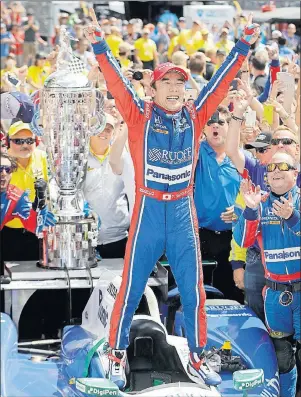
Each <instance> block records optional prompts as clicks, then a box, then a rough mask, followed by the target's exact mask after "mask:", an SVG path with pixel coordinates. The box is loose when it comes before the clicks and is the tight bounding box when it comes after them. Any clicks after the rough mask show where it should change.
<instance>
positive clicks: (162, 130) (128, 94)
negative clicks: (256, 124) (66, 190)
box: [85, 9, 259, 388]
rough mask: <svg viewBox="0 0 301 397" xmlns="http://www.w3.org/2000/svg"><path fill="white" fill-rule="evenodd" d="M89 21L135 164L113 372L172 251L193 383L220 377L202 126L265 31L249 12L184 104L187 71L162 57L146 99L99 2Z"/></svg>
mask: <svg viewBox="0 0 301 397" xmlns="http://www.w3.org/2000/svg"><path fill="white" fill-rule="evenodd" d="M90 16H91V18H92V24H91V25H89V26H87V27H86V28H85V35H86V37H87V39H88V40H89V41H90V42H91V44H92V47H93V50H94V53H95V55H96V58H97V61H98V63H99V66H100V69H101V71H102V73H103V75H104V78H105V80H106V83H107V87H108V90H109V92H110V93H111V94H112V95H113V97H114V99H115V103H116V107H117V108H118V110H119V112H120V113H121V115H122V117H123V119H124V121H125V122H126V124H127V125H128V134H129V145H130V152H131V156H132V159H133V164H134V168H135V183H136V199H135V207H134V211H133V216H132V222H131V227H130V232H129V238H128V243H127V247H126V253H125V260H124V269H123V275H122V283H121V286H120V290H119V293H118V295H117V298H116V301H115V305H114V309H113V312H112V316H111V323H110V334H109V345H110V347H111V349H112V350H111V354H110V356H109V357H110V378H111V380H112V381H114V382H115V383H116V384H117V385H118V386H119V388H123V387H124V386H125V382H126V377H125V363H126V348H127V346H128V343H129V339H128V337H129V330H130V326H131V321H132V318H133V315H134V312H135V310H136V308H137V306H138V304H139V302H140V299H141V296H142V294H143V291H144V289H145V286H146V283H147V280H148V277H149V274H150V273H151V271H152V269H153V267H154V265H155V263H156V261H157V260H158V259H159V258H160V257H161V255H162V254H163V253H164V252H166V254H167V256H168V259H169V264H170V266H171V269H172V271H173V273H174V276H175V279H176V282H177V285H178V288H179V291H180V294H181V297H182V303H183V309H184V315H185V323H186V329H187V339H188V346H189V350H190V354H189V362H188V368H187V373H188V374H189V376H190V377H191V379H192V380H193V381H194V382H200V383H204V382H205V383H206V384H208V385H217V384H219V383H220V382H221V379H220V377H219V375H218V374H216V373H215V372H214V371H213V370H212V369H211V368H210V367H209V365H208V364H207V363H206V359H205V355H204V347H205V345H206V341H207V325H206V314H205V308H204V305H205V291H204V286H203V272H202V262H201V255H200V246H199V239H198V221H197V217H196V211H195V207H194V203H193V197H192V194H193V180H194V170H195V166H196V162H197V160H198V152H199V142H200V138H201V134H202V130H203V127H204V125H205V123H206V122H207V120H208V119H209V118H210V116H211V115H212V114H213V113H214V111H215V110H216V108H217V106H218V105H219V103H220V102H221V101H222V100H223V98H224V97H225V96H226V94H227V92H228V88H229V86H230V83H231V81H232V80H233V79H234V78H235V76H236V74H237V72H238V70H239V69H240V67H241V65H242V63H243V61H244V59H245V57H246V56H247V54H248V52H249V47H250V45H251V44H252V43H254V42H255V41H256V39H257V37H258V35H259V28H258V25H254V24H252V16H251V15H250V17H249V18H248V26H247V27H246V29H245V31H244V36H243V38H242V39H241V40H240V41H238V42H237V44H236V46H235V47H234V48H233V50H232V51H231V53H230V54H229V56H228V57H227V59H226V61H225V63H224V64H223V65H222V66H221V68H220V69H219V70H218V72H217V73H216V74H215V75H214V77H213V78H212V79H211V80H210V82H209V83H208V85H207V86H206V87H204V88H203V90H202V91H201V93H200V95H199V97H198V98H197V100H196V101H195V102H194V103H192V104H191V105H188V104H185V105H184V94H185V82H186V81H187V79H188V76H187V73H186V71H185V70H184V69H182V68H181V67H177V66H175V65H173V64H171V63H164V64H161V65H159V66H158V67H156V69H155V70H154V72H153V75H152V80H151V86H152V88H151V90H152V97H153V102H146V101H142V100H141V99H140V98H138V96H137V95H136V93H135V91H134V88H133V86H132V85H131V84H130V82H129V81H128V80H127V79H126V78H124V76H123V75H122V72H121V70H120V67H119V66H118V63H117V61H116V59H115V58H114V56H113V55H112V52H111V51H110V50H109V47H108V45H107V44H106V42H105V40H104V39H103V38H102V33H101V30H100V27H99V25H98V22H97V19H96V16H95V13H94V10H93V9H90Z"/></svg>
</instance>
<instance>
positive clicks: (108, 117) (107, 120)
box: [105, 113, 116, 128]
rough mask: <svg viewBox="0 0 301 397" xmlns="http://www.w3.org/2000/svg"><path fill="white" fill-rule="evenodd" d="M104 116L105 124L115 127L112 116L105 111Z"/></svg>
mask: <svg viewBox="0 0 301 397" xmlns="http://www.w3.org/2000/svg"><path fill="white" fill-rule="evenodd" d="M105 116H106V125H107V124H110V125H111V126H112V127H113V128H115V124H116V123H115V119H114V117H113V116H112V115H111V114H109V113H105Z"/></svg>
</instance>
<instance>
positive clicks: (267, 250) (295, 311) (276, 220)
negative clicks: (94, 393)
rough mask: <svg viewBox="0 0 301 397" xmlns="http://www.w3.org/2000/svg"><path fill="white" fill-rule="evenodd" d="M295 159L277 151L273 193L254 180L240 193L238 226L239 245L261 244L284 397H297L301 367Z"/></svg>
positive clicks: (270, 171)
mask: <svg viewBox="0 0 301 397" xmlns="http://www.w3.org/2000/svg"><path fill="white" fill-rule="evenodd" d="M297 175H298V171H297V168H296V166H295V164H294V160H293V158H292V157H291V156H290V155H288V154H286V153H276V154H275V155H274V156H273V157H272V159H271V161H270V162H269V164H267V180H268V184H269V186H270V187H271V193H268V194H266V195H265V196H263V197H262V196H261V193H260V186H259V185H258V186H257V187H256V188H255V189H253V187H252V182H251V181H250V180H244V181H243V182H242V186H241V193H242V195H243V197H244V200H245V203H246V209H245V210H244V212H243V213H242V215H241V216H240V218H239V220H238V223H237V225H236V226H235V228H234V238H235V240H236V242H237V243H238V244H239V245H240V246H241V247H249V246H251V245H253V244H254V242H255V240H256V238H257V241H258V242H259V245H260V246H261V253H262V263H263V264H264V269H265V279H266V286H265V287H264V289H263V298H264V311H265V321H266V326H267V328H268V330H269V333H270V336H271V337H272V339H273V343H274V346H275V351H276V355H277V359H278V366H279V374H280V395H281V397H295V394H296V381H297V369H296V361H295V352H294V349H293V346H292V340H291V339H292V337H293V338H294V339H295V340H296V341H297V344H298V346H297V348H298V349H297V350H298V354H297V355H296V356H297V360H299V363H300V342H301V335H300V318H301V312H300V307H301V304H300V294H301V292H300V291H301V282H300V278H301V273H300V190H299V188H298V187H297V186H296V180H297Z"/></svg>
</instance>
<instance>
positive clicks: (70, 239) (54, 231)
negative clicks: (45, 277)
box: [37, 219, 98, 270]
mask: <svg viewBox="0 0 301 397" xmlns="http://www.w3.org/2000/svg"><path fill="white" fill-rule="evenodd" d="M97 236H98V230H97V224H96V222H95V221H94V219H82V220H77V219H74V221H73V222H62V221H58V222H57V223H56V225H55V226H54V227H51V228H49V230H47V231H44V232H43V238H41V239H40V259H39V261H38V263H37V266H38V267H40V268H43V269H52V270H55V269H57V270H62V269H66V268H67V269H86V268H87V267H90V268H92V267H96V266H97V259H96V255H95V247H96V246H97Z"/></svg>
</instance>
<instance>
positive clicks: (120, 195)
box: [83, 150, 135, 245]
mask: <svg viewBox="0 0 301 397" xmlns="http://www.w3.org/2000/svg"><path fill="white" fill-rule="evenodd" d="M122 156H123V160H124V164H125V166H124V170H123V173H122V175H115V174H114V173H113V171H112V169H111V166H110V164H109V156H107V157H106V158H105V159H104V161H103V162H102V163H101V162H100V161H99V160H98V159H97V158H96V157H94V156H93V155H92V154H91V153H90V154H89V157H88V170H87V175H86V178H85V181H84V184H83V191H84V196H85V200H87V202H88V203H89V205H90V207H91V208H92V209H93V211H95V212H96V213H97V214H98V215H99V217H100V220H101V227H100V231H99V234H98V245H101V244H109V243H113V242H116V241H119V240H122V239H124V238H126V237H127V235H128V228H129V226H130V212H129V209H128V201H127V197H126V196H128V200H129V204H130V208H131V212H132V207H133V198H134V189H135V184H134V179H132V178H133V177H132V176H131V175H129V171H130V165H129V164H131V161H132V160H131V158H130V155H129V153H128V152H127V151H126V150H125V151H124V152H123V155H122ZM131 179H132V183H130V181H131ZM125 185H127V189H126V188H125ZM131 186H132V187H131Z"/></svg>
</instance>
